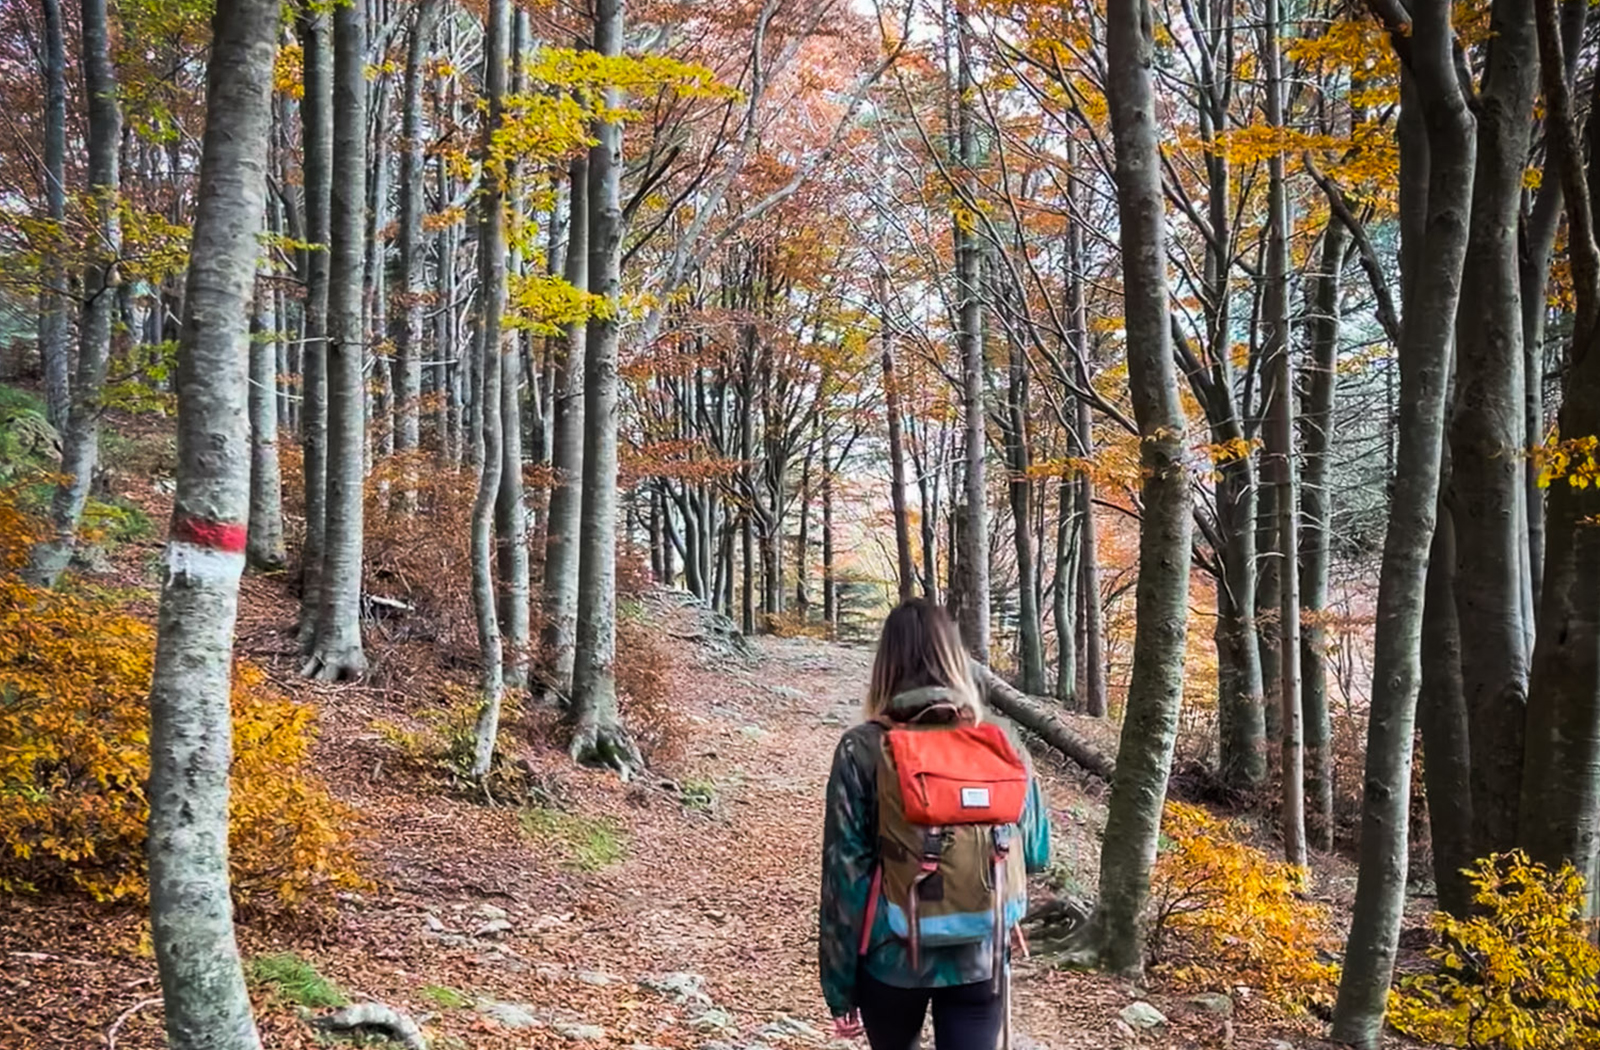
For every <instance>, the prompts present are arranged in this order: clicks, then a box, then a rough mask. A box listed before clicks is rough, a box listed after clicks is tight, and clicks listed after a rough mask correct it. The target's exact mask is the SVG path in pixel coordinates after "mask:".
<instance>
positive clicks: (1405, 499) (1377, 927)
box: [1333, 0, 1474, 1048]
mask: <svg viewBox="0 0 1600 1050" xmlns="http://www.w3.org/2000/svg"><path fill="white" fill-rule="evenodd" d="M1376 6H1377V7H1378V8H1381V10H1379V13H1380V14H1382V13H1383V10H1387V7H1386V6H1385V5H1384V4H1383V0H1377V5H1376ZM1390 35H1391V38H1392V39H1393V40H1394V42H1395V46H1396V49H1397V50H1399V51H1401V53H1402V55H1403V56H1404V57H1405V58H1406V64H1407V68H1408V70H1409V76H1410V79H1411V80H1412V88H1413V90H1412V91H1410V92H1408V95H1409V99H1408V101H1410V102H1414V103H1417V104H1420V106H1421V109H1422V120H1423V124H1424V126H1425V127H1426V143H1427V154H1428V157H1427V163H1428V166H1429V167H1428V195H1427V204H1426V216H1427V220H1426V226H1425V233H1424V239H1423V243H1422V244H1421V245H1419V246H1418V248H1419V251H1418V254H1417V258H1418V260H1419V265H1418V266H1417V269H1416V271H1415V274H1414V278H1413V279H1412V280H1411V281H1410V282H1408V285H1407V287H1406V289H1405V291H1406V295H1405V298H1406V303H1405V320H1404V322H1403V326H1402V329H1401V338H1400V345H1399V347H1398V357H1399V361H1400V386H1401V390H1400V433H1399V443H1398V445H1397V447H1396V456H1395V481H1394V499H1393V502H1392V504H1391V505H1390V512H1389V514H1390V516H1389V524H1388V529H1387V533H1386V535H1385V537H1384V549H1383V569H1382V574H1381V576H1380V582H1379V586H1378V608H1377V642H1376V649H1375V652H1374V656H1373V675H1372V680H1373V695H1372V708H1371V714H1370V717H1369V721H1368V727H1367V758H1366V774H1365V784H1366V790H1365V792H1364V796H1363V799H1362V807H1361V865H1360V874H1359V876H1358V879H1357V884H1356V901H1355V908H1354V913H1353V915H1352V918H1351V925H1350V937H1349V940H1348V942H1347V944H1346V949H1345V966H1344V971H1343V973H1342V975H1341V977H1340V982H1339V998H1338V1002H1337V1005H1336V1006H1335V1009H1334V1021H1333V1038H1334V1039H1335V1040H1337V1041H1340V1042H1345V1043H1350V1044H1352V1045H1354V1046H1357V1047H1362V1048H1376V1047H1377V1045H1378V1043H1379V1040H1380V1036H1381V1034H1382V1030H1383V1017H1384V1012H1385V1009H1386V1007H1387V1004H1388V996H1389V988H1390V983H1391V980H1392V977H1393V973H1394V960H1395V951H1396V948H1397V945H1398V941H1399V934H1400V920H1401V917H1402V913H1403V910H1404V906H1405V888H1406V867H1407V861H1408V852H1407V851H1408V845H1409V843H1408V841H1407V837H1408V835H1407V832H1408V826H1409V817H1410V803H1411V757H1412V756H1411V748H1412V737H1413V733H1414V730H1415V724H1416V708H1417V686H1418V680H1419V678H1420V676H1421V666H1420V647H1421V633H1422V619H1423V616H1422V612H1423V602H1424V589H1425V583H1426V573H1427V567H1428V553H1429V549H1430V547H1431V546H1432V542H1433V531H1434V523H1435V516H1436V506H1437V501H1438V495H1439V469H1440V467H1439V458H1440V452H1441V450H1442V448H1443V431H1444V416H1445V395H1446V386H1447V377H1448V372H1449V363H1450V353H1451V335H1452V332H1453V329H1454V325H1453V322H1454V319H1455V317H1456V309H1457V306H1458V303H1459V299H1460V293H1461V273H1462V264H1463V262H1464V257H1465V255H1466V247H1467V227H1468V220H1469V215H1470V209H1471V202H1472V175H1473V153H1474V142H1473V122H1472V115H1471V113H1470V112H1469V111H1468V109H1467V105H1466V100H1465V99H1464V98H1463V97H1462V94H1461V87H1460V84H1459V82H1458V81H1457V78H1456V70H1455V66H1454V62H1453V57H1452V44H1453V36H1454V34H1453V31H1452V27H1451V24H1450V5H1449V3H1448V2H1447V0H1417V2H1416V3H1414V4H1413V5H1412V24H1411V26H1410V28H1409V30H1407V29H1404V28H1402V27H1400V26H1399V25H1398V23H1395V22H1391V24H1390ZM1403 104H1405V103H1403ZM1401 141H1402V143H1405V142H1406V140H1405V138H1402V140H1401ZM1416 160H1417V158H1416V157H1414V156H1411V155H1409V154H1408V153H1402V156H1401V163H1402V174H1401V178H1402V181H1403V180H1404V179H1405V178H1406V174H1405V171H1404V169H1405V167H1406V166H1408V165H1410V164H1413V163H1415V162H1416Z"/></svg>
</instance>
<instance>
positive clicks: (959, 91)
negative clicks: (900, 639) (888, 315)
mask: <svg viewBox="0 0 1600 1050" xmlns="http://www.w3.org/2000/svg"><path fill="white" fill-rule="evenodd" d="M968 35H969V30H968V25H967V14H966V12H965V10H963V9H962V8H961V6H960V5H959V4H958V5H957V8H956V68H957V74H956V114H957V148H958V149H959V151H960V152H959V156H958V158H957V159H958V163H959V165H960V170H961V177H962V178H963V180H965V181H966V182H967V184H968V185H969V186H970V183H971V180H972V171H973V168H974V165H975V164H976V163H977V149H978V144H977V127H976V123H975V121H974V118H973V113H972V105H973V101H972V93H973V84H972V58H971V55H970V54H969V51H970V46H971V45H970V41H969V40H968ZM974 221H975V220H973V219H971V218H964V217H957V219H956V223H955V256H956V295H957V306H958V309H959V313H960V327H959V329H958V331H957V335H956V340H957V342H958V343H959V345H960V349H961V370H962V383H961V418H962V421H963V427H964V430H965V434H966V457H965V462H964V467H965V471H964V477H965V480H966V487H965V490H964V491H965V495H966V508H965V512H964V515H963V518H964V521H963V523H962V529H961V547H960V549H959V551H957V552H956V553H957V554H958V556H959V557H960V559H961V562H962V576H963V578H964V579H963V583H964V586H963V587H962V591H961V602H960V614H961V616H960V620H961V633H962V636H963V638H964V639H965V641H966V643H967V649H968V650H969V651H970V652H971V653H972V654H973V655H974V656H976V657H977V658H978V660H979V661H981V662H982V663H985V664H987V663H988V662H989V493H988V488H987V484H986V482H987V477H986V474H985V471H984V465H985V460H986V453H987V452H988V433H987V427H986V424H987V422H988V408H987V406H986V405H985V403H984V402H985V398H984V379H985V377H986V374H987V368H986V367H985V361H984V355H983V336H982V332H981V331H980V330H979V326H980V325H981V324H982V319H983V300H982V293H981V290H980V288H979V284H978V282H979V272H978V270H979V263H980V261H981V257H982V252H983V249H982V247H981V245H980V244H979V242H978V235H977V232H976V230H974V229H973V228H972V226H973V222H974Z"/></svg>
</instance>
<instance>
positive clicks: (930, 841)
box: [922, 828, 944, 871]
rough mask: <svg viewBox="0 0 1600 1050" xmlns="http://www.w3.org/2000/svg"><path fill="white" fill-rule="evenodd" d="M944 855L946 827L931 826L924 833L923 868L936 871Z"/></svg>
mask: <svg viewBox="0 0 1600 1050" xmlns="http://www.w3.org/2000/svg"><path fill="white" fill-rule="evenodd" d="M943 856H944V829H943V828H929V829H927V830H926V831H924V832H923V833H922V870H923V871H934V870H937V869H938V867H939V858H941V857H943Z"/></svg>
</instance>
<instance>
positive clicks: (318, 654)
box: [304, 3, 367, 681]
mask: <svg viewBox="0 0 1600 1050" xmlns="http://www.w3.org/2000/svg"><path fill="white" fill-rule="evenodd" d="M366 50H367V27H366V17H365V12H364V8H363V7H362V5H361V4H358V3H350V4H340V5H338V6H337V7H335V8H334V9H333V96H334V102H333V110H334V120H333V166H334V168H335V170H337V171H339V172H340V173H341V177H340V178H338V179H336V180H334V185H333V192H332V197H331V201H330V207H329V223H328V231H329V234H330V237H329V251H328V256H329V260H328V262H329V271H328V358H327V360H328V472H327V483H328V499H327V532H326V535H325V537H324V538H325V543H326V546H325V548H324V550H323V554H322V579H321V588H320V591H321V593H320V595H319V597H320V598H321V603H320V605H319V606H318V612H317V633H316V643H315V645H314V647H313V649H312V652H311V656H310V658H309V659H308V660H307V661H306V666H305V669H304V673H305V674H306V675H308V676H311V677H314V678H318V679H321V680H324V681H343V680H347V679H355V678H360V677H361V676H362V675H364V674H366V673H367V657H366V653H365V652H364V651H363V650H362V648H361V555H362V525H363V520H364V516H365V507H364V496H365V487H366V473H365V471H364V469H363V467H364V462H363V460H364V450H365V448H366V396H367V395H366V383H365V381H364V380H365V367H364V366H365V364H366V356H367V352H366V331H365V327H364V326H363V324H362V318H361V292H362V284H363V282H362V274H361V270H362V258H363V254H364V253H363V247H364V241H365V237H364V229H363V227H364V225H365V224H364V223H363V221H362V219H363V216H362V212H363V211H364V209H365V205H366V199H367V196H366V186H365V183H366V174H367V159H366V152H367V102H366V97H367V78H366Z"/></svg>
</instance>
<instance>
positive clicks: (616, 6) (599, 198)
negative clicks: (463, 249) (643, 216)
mask: <svg viewBox="0 0 1600 1050" xmlns="http://www.w3.org/2000/svg"><path fill="white" fill-rule="evenodd" d="M622 26H623V0H596V4H595V15H594V49H595V51H597V52H598V53H599V54H601V55H603V56H616V55H620V54H621V53H622ZM620 95H621V93H620V92H619V91H617V89H615V88H607V89H606V105H607V106H608V107H613V108H614V107H617V106H619V105H620V104H621V97H620ZM594 133H595V139H596V140H597V141H596V144H595V145H594V147H593V148H591V149H590V151H589V209H590V210H589V291H590V292H591V293H592V294H594V295H596V296H599V297H600V298H601V299H603V300H604V301H605V302H606V303H607V304H608V306H609V307H610V309H609V310H607V311H606V315H605V316H604V317H598V318H596V319H595V320H594V321H593V322H591V323H590V324H589V326H588V332H587V336H588V339H587V346H586V348H585V355H584V385H583V396H584V405H583V410H584V442H583V527H582V535H581V537H580V539H579V546H578V649H577V658H576V662H575V665H574V668H573V675H572V718H573V727H574V729H573V737H572V756H573V758H574V760H576V761H578V762H582V763H585V764H598V765H604V766H609V767H611V768H614V769H616V770H617V771H618V772H619V773H621V774H622V775H624V776H626V775H628V773H629V771H630V770H632V769H634V768H636V767H637V766H638V764H639V756H638V752H637V751H636V750H635V748H634V745H633V741H632V740H630V739H629V738H628V735H627V733H626V731H624V729H623V727H622V719H621V715H620V713H619V711H618V709H617V679H616V668H615V661H616V650H617V620H616V611H617V517H618V506H617V503H618V501H617V393H618V389H617V388H618V378H617V343H618V336H619V325H618V321H619V318H618V310H619V303H620V301H621V286H622V201H621V186H622V125H621V124H620V123H607V122H601V123H599V124H597V125H596V126H595V129H594Z"/></svg>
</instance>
